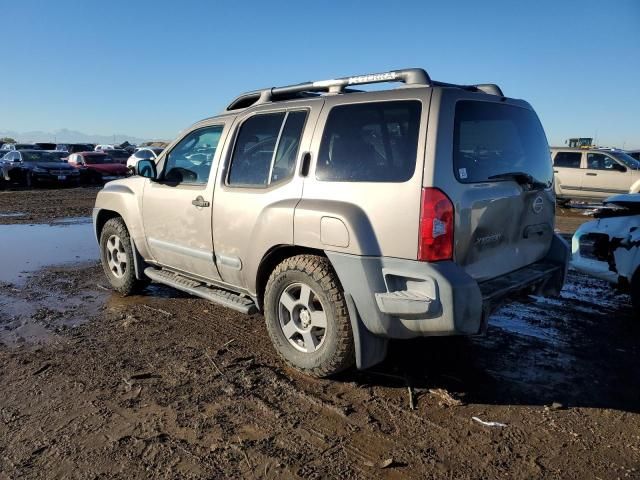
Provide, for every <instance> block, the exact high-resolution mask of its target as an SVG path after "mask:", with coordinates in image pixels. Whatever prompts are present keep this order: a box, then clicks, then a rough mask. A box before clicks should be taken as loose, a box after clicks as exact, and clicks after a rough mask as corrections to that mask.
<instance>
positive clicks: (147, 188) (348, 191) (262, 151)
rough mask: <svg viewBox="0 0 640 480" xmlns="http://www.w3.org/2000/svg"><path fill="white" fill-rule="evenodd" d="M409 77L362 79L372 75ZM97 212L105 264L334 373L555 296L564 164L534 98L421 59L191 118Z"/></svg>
mask: <svg viewBox="0 0 640 480" xmlns="http://www.w3.org/2000/svg"><path fill="white" fill-rule="evenodd" d="M382 82H400V83H403V84H404V85H402V86H401V87H400V88H395V89H388V90H383V91H369V92H363V91H360V90H356V89H355V88H354V87H357V86H359V85H362V84H369V83H382ZM137 170H138V173H139V175H140V176H137V177H131V178H127V179H125V180H119V181H114V182H110V183H108V184H107V185H106V186H105V188H104V189H103V190H102V191H101V192H100V193H99V195H98V198H97V200H96V206H95V209H94V212H93V218H94V225H95V233H96V237H97V239H98V241H99V243H100V250H101V259H102V264H103V267H104V271H105V273H106V275H107V277H108V278H109V281H110V282H111V284H112V285H113V287H114V288H115V289H116V290H117V291H119V292H121V293H122V294H125V295H126V294H129V293H131V292H133V291H135V289H136V288H139V287H141V286H144V285H145V283H146V282H148V281H149V280H153V281H156V282H160V283H164V284H167V285H170V286H172V287H175V288H177V289H179V290H183V291H185V292H189V293H191V294H193V295H197V296H200V297H203V298H206V299H208V300H210V301H212V302H215V303H218V304H221V305H224V306H227V307H230V308H232V309H235V310H238V311H240V312H244V313H247V314H251V313H254V312H262V313H263V314H264V318H265V320H266V325H267V330H268V332H269V335H270V337H271V340H272V342H273V344H274V346H275V348H276V349H277V351H278V352H279V353H280V355H281V356H282V357H283V358H284V359H285V360H286V361H287V362H288V363H289V364H290V365H292V366H293V367H295V368H297V369H299V370H301V371H303V372H305V373H307V374H310V375H314V376H327V375H331V374H334V373H337V372H339V371H341V370H344V369H346V368H348V367H350V366H351V365H353V364H354V363H356V364H357V366H358V368H367V367H369V366H371V365H374V364H376V363H378V362H380V361H381V360H383V359H384V357H385V355H386V350H387V343H388V340H389V339H407V338H413V337H420V336H429V335H477V334H482V333H483V332H484V331H485V329H486V326H487V318H488V316H489V314H490V313H491V312H492V310H494V309H495V308H496V307H497V306H498V305H500V304H501V303H503V302H504V301H506V300H507V299H508V298H510V297H513V296H514V295H517V294H557V293H558V292H559V291H560V289H561V288H562V285H563V282H564V278H565V275H566V269H567V262H568V258H569V248H568V246H567V244H566V243H565V242H564V241H563V240H562V239H561V238H560V237H558V236H557V235H556V234H554V204H555V203H554V202H555V196H554V191H553V187H552V184H553V182H552V180H553V171H552V166H551V160H550V157H549V147H548V144H547V141H546V138H545V134H544V131H543V129H542V126H541V124H540V122H539V120H538V117H537V116H536V114H535V112H534V111H533V110H532V108H531V107H530V106H529V104H528V103H526V102H524V101H522V100H514V99H511V98H507V97H505V96H504V95H503V94H502V92H501V90H500V89H499V88H498V87H497V86H496V85H472V86H462V85H453V84H445V83H441V82H435V81H432V80H431V79H430V78H429V76H428V74H427V73H426V72H425V71H424V70H422V69H406V70H398V71H392V72H387V73H382V74H373V75H362V76H353V77H348V78H340V79H335V80H325V81H316V82H308V83H302V84H297V85H291V86H285V87H275V88H267V89H264V90H258V91H254V92H249V93H246V94H244V95H241V96H240V97H238V98H236V99H235V100H234V101H233V102H231V104H230V105H229V106H228V107H227V109H226V111H225V112H223V113H222V114H220V115H218V116H215V117H211V118H207V119H205V120H202V121H200V122H198V123H196V124H195V125H193V126H192V127H190V128H189V129H187V130H186V131H185V132H184V133H183V134H182V136H181V137H180V138H178V139H177V140H175V141H174V142H173V143H172V144H171V145H169V147H168V148H167V149H165V150H164V152H163V153H162V154H161V155H160V156H159V157H158V159H157V160H156V161H155V162H154V161H150V160H141V161H139V162H138V165H137Z"/></svg>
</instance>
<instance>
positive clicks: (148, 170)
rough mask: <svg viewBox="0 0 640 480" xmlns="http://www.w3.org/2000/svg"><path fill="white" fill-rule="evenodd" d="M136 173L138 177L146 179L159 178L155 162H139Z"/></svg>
mask: <svg viewBox="0 0 640 480" xmlns="http://www.w3.org/2000/svg"><path fill="white" fill-rule="evenodd" d="M136 171H137V172H138V175H140V176H141V177H144V178H149V179H151V180H155V179H156V177H157V176H158V173H157V172H156V164H155V162H154V161H153V160H138V163H137V164H136Z"/></svg>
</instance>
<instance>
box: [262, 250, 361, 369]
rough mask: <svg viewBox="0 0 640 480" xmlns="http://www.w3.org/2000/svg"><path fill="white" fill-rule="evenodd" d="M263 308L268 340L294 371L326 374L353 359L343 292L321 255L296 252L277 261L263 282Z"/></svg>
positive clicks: (352, 344) (342, 366)
mask: <svg viewBox="0 0 640 480" xmlns="http://www.w3.org/2000/svg"><path fill="white" fill-rule="evenodd" d="M264 313H265V321H266V324H267V330H268V332H269V336H270V337H271V341H272V342H273V345H274V346H275V348H276V350H277V351H278V353H279V354H280V356H282V358H283V359H284V360H285V361H286V362H287V363H288V364H289V365H291V366H292V367H294V368H296V369H297V370H300V371H301V372H303V373H306V374H308V375H311V376H314V377H327V376H330V375H334V374H336V373H338V372H341V371H343V370H345V369H347V368H349V367H351V366H352V365H353V364H354V361H355V354H354V351H355V347H354V341H353V334H352V332H351V324H350V321H349V314H348V312H347V306H346V302H345V299H344V293H343V291H342V287H341V285H340V282H339V281H338V277H337V275H336V274H335V272H334V271H333V268H332V267H331V264H330V263H329V261H328V260H327V259H326V258H323V257H319V256H315V255H298V256H295V257H291V258H288V259H287V260H285V261H284V262H282V263H281V264H279V265H278V266H277V267H276V268H275V270H274V271H273V273H272V274H271V276H270V277H269V281H268V282H267V286H266V289H265V298H264Z"/></svg>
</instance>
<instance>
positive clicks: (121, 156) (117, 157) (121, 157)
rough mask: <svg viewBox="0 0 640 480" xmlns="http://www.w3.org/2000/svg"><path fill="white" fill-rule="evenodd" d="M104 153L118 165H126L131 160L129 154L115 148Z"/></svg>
mask: <svg viewBox="0 0 640 480" xmlns="http://www.w3.org/2000/svg"><path fill="white" fill-rule="evenodd" d="M104 152H105V153H106V154H108V155H109V156H110V157H111V158H112V159H113V160H114V161H115V162H116V163H121V164H123V165H126V163H127V160H128V158H129V152H127V151H126V150H122V149H119V148H114V149H113V150H105V151H104Z"/></svg>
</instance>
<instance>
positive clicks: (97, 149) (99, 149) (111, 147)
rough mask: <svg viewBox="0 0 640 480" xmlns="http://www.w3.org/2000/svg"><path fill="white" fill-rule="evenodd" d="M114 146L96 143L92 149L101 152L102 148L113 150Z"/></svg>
mask: <svg viewBox="0 0 640 480" xmlns="http://www.w3.org/2000/svg"><path fill="white" fill-rule="evenodd" d="M115 149H116V147H115V146H113V145H96V148H94V150H95V151H96V152H102V151H104V150H115Z"/></svg>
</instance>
